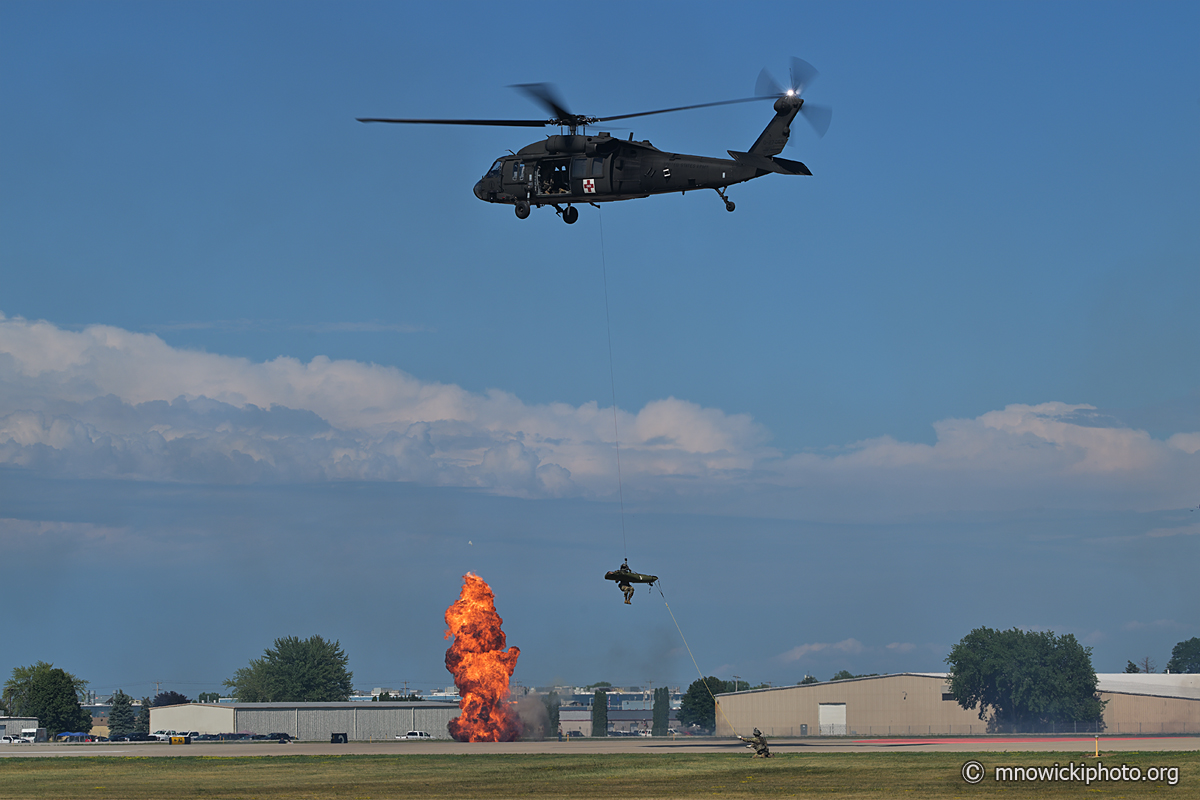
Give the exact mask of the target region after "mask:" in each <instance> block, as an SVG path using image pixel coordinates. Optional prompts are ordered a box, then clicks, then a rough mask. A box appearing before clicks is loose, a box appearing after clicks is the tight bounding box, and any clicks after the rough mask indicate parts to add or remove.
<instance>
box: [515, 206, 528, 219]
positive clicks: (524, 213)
mask: <svg viewBox="0 0 1200 800" xmlns="http://www.w3.org/2000/svg"><path fill="white" fill-rule="evenodd" d="M516 211H517V219H525V218H526V217H528V216H529V203H526V202H520V203H517V209H516Z"/></svg>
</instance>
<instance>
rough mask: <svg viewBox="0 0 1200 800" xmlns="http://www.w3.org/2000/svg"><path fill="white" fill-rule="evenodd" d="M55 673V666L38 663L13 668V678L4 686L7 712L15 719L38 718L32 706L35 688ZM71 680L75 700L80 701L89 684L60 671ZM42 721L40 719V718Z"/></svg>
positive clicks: (4, 701) (4, 702)
mask: <svg viewBox="0 0 1200 800" xmlns="http://www.w3.org/2000/svg"><path fill="white" fill-rule="evenodd" d="M52 671H54V665H53V664H47V663H46V662H45V661H38V662H37V663H36V664H31V665H30V666H28V667H13V671H12V677H10V678H9V679H8V680H7V681H6V682H5V684H4V695H3V701H2V702H3V705H4V708H5V709H6V710H7V712H8V713H9V714H10V715H12V716H14V717H37V716H38V715H37V714H35V713H33V711H34V709H33V707H32V706H31V705H30V702H31V697H32V695H33V691H34V687H35V686H37V685H38V684H39V683H40V682H41V681H45V680H47V679H48V678H49V676H50V673H51V672H52ZM58 671H59V672H62V673H63V674H64V675H66V676H67V678H69V679H70V681H71V684H72V687H73V693H74V695H75V699H76V700H78V699H79V698H80V697H82V696H83V694H84V692H86V691H87V685H88V682H87V681H85V680H82V679H80V678H76V677H75V676H74V675H72V674H71V673H69V672H65V671H63V670H61V669H60V670H58ZM39 719H40V717H39Z"/></svg>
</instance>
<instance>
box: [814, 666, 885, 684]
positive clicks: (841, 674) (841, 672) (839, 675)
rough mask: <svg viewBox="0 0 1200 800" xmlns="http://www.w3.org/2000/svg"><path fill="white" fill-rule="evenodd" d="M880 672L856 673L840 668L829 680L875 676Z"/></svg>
mask: <svg viewBox="0 0 1200 800" xmlns="http://www.w3.org/2000/svg"><path fill="white" fill-rule="evenodd" d="M878 674H879V673H878V672H864V673H863V674H862V675H855V674H854V673H853V672H851V671H850V670H848V669H843V670H839V671H838V673H837V674H836V675H834V676H833V677H832V678H830V679H829V680H831V681H848V680H853V679H854V678H873V677H875V676H876V675H878ZM813 683H816V681H813Z"/></svg>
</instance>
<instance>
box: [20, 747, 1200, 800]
mask: <svg viewBox="0 0 1200 800" xmlns="http://www.w3.org/2000/svg"><path fill="white" fill-rule="evenodd" d="M971 759H977V760H978V761H980V762H981V763H983V764H984V765H985V767H986V768H987V777H986V779H985V780H984V781H983V782H981V783H979V784H978V785H970V784H967V783H966V782H965V781H964V780H963V778H962V776H961V768H962V765H963V763H964V762H966V761H968V760H971ZM1100 760H1101V761H1102V762H1103V763H1104V765H1105V766H1112V765H1116V766H1118V767H1119V766H1120V765H1121V764H1127V765H1129V766H1130V767H1133V766H1137V767H1140V768H1141V769H1142V770H1143V772H1145V771H1146V770H1147V769H1148V768H1150V767H1156V768H1157V767H1178V768H1179V779H1178V783H1177V785H1175V786H1171V785H1168V784H1167V782H1166V781H1165V780H1163V781H1159V782H1148V781H1144V782H1141V783H1124V782H1111V781H1108V782H1096V783H1092V784H1091V785H1090V786H1086V785H1084V784H1083V783H1066V782H1038V783H1031V782H1018V783H997V782H996V781H995V780H994V779H993V773H992V768H993V767H994V766H1051V765H1053V764H1054V763H1055V762H1059V763H1061V764H1063V765H1066V764H1067V763H1069V762H1074V763H1075V764H1076V765H1078V764H1080V762H1081V759H1080V756H1079V754H1078V753H866V754H860V753H819V754H807V753H806V754H797V755H792V754H785V755H779V756H776V757H775V758H771V759H769V760H766V759H751V758H749V757H748V756H746V755H725V754H712V755H708V754H691V755H683V754H670V755H651V754H641V753H635V754H604V755H415V754H414V755H397V756H375V755H363V756H265V757H248V758H247V757H243V758H214V757H207V758H206V757H179V758H147V757H130V758H104V757H97V758H90V757H81V758H11V759H0V798H5V799H7V798H20V800H32V799H33V798H95V799H100V798H131V799H134V800H136V799H137V798H169V799H170V800H185V799H187V798H206V799H207V798H321V799H322V800H324V798H356V799H367V798H369V799H371V800H378V799H379V798H401V797H432V798H442V797H444V798H539V797H546V798H605V799H606V800H611V799H612V798H618V799H622V800H623V799H624V798H637V799H639V800H640V799H642V798H647V799H648V798H678V797H685V798H686V797H734V798H741V797H821V798H842V797H854V798H862V797H911V798H953V797H965V798H971V797H1032V796H1035V795H1036V796H1037V797H1051V798H1053V797H1088V798H1092V797H1150V796H1164V797H1171V798H1184V797H1200V753H1196V752H1169V753H1145V752H1139V753H1109V754H1106V755H1104V756H1102V758H1101V759H1100ZM1085 763H1087V764H1089V765H1090V764H1094V763H1095V760H1094V759H1086V760H1085Z"/></svg>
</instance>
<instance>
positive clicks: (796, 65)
mask: <svg viewBox="0 0 1200 800" xmlns="http://www.w3.org/2000/svg"><path fill="white" fill-rule="evenodd" d="M791 74H792V88H793V89H795V90H796V94H803V93H804V90H805V89H807V88H808V87H809V86H810V85H812V82H813V81H815V80H816V79H817V76H818V75H820V74H821V73H819V72H817V68H816V67H814V66H813V65H812V64H810V63H808V62H807V61H805V60H804V59H802V58H796V57H795V56H792V69H791Z"/></svg>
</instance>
